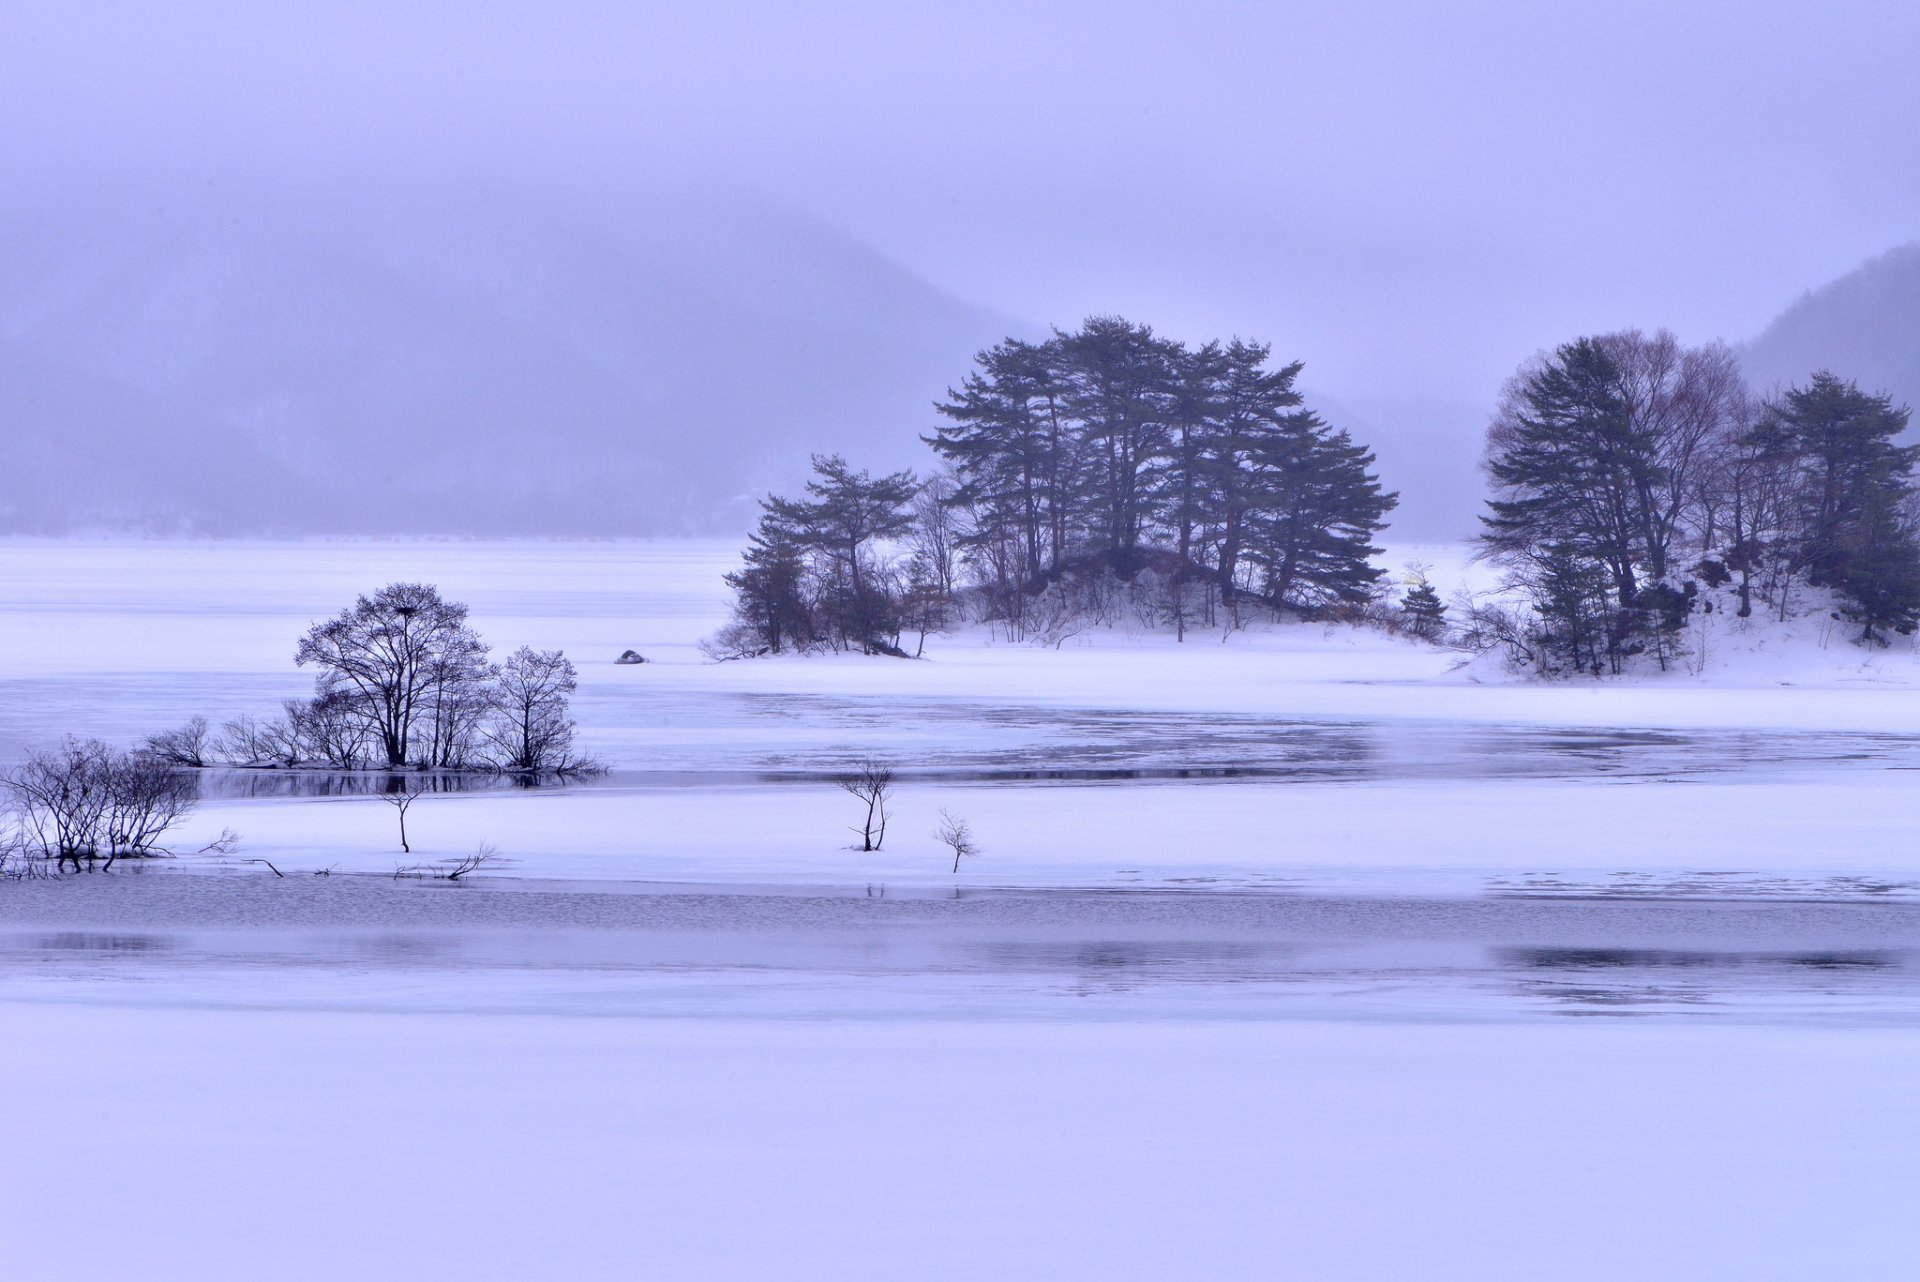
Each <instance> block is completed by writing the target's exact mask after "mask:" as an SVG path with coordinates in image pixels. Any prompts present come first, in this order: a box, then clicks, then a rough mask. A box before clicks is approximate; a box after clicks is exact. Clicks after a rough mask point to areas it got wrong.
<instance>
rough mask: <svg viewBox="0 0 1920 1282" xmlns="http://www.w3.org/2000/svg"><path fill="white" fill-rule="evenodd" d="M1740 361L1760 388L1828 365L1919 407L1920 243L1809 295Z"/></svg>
mask: <svg viewBox="0 0 1920 1282" xmlns="http://www.w3.org/2000/svg"><path fill="white" fill-rule="evenodd" d="M1740 360H1741V363H1742V365H1744V366H1745V368H1746V372H1747V378H1748V380H1749V381H1750V382H1752V383H1753V385H1754V387H1755V388H1756V389H1758V390H1760V391H1767V390H1770V389H1771V388H1773V387H1775V386H1786V385H1791V384H1803V383H1805V382H1806V381H1807V378H1808V376H1809V375H1811V374H1812V373H1813V372H1814V371H1816V370H1821V369H1827V370H1832V371H1833V372H1834V373H1835V374H1837V375H1839V376H1840V377H1841V378H1847V379H1852V380H1853V381H1854V382H1856V383H1858V384H1859V385H1860V387H1861V390H1863V391H1867V392H1873V393H1879V392H1886V393H1888V394H1890V395H1891V396H1892V397H1893V400H1894V403H1895V404H1896V405H1900V404H1905V405H1911V406H1915V407H1916V408H1920V242H1916V243H1915V244H1911V245H1906V246H1903V247H1901V248H1899V249H1895V250H1891V251H1889V252H1888V253H1885V254H1882V255H1880V256H1879V257H1878V258H1874V259H1870V260H1868V261H1867V262H1866V263H1864V264H1862V265H1861V266H1860V267H1858V268H1856V269H1854V270H1853V271H1851V272H1849V273H1847V274H1846V275H1845V276H1842V277H1840V278H1839V279H1838V280H1836V281H1833V282H1832V283H1830V284H1827V285H1823V286H1822V287H1820V288H1819V289H1816V290H1814V291H1813V292H1812V293H1809V294H1807V295H1806V296H1805V297H1803V298H1801V299H1800V300H1799V301H1798V302H1796V303H1794V304H1793V305H1792V306H1791V307H1789V308H1787V310H1786V311H1784V312H1782V313H1781V314H1780V315H1779V317H1778V318H1777V319H1775V320H1774V322H1773V323H1772V324H1771V325H1768V326H1767V328H1766V329H1765V330H1764V331H1763V332H1762V333H1761V334H1760V336H1759V337H1758V338H1756V339H1754V340H1753V341H1752V342H1751V343H1749V344H1747V345H1746V346H1745V347H1744V348H1742V349H1741V351H1740Z"/></svg>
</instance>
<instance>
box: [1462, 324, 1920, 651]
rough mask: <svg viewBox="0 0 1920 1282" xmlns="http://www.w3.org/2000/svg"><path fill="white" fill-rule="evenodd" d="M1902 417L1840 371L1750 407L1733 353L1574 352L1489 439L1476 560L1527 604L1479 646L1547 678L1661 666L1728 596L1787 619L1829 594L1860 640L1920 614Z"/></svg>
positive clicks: (1480, 616)
mask: <svg viewBox="0 0 1920 1282" xmlns="http://www.w3.org/2000/svg"><path fill="white" fill-rule="evenodd" d="M1907 418H1908V412H1907V410H1905V409H1904V408H1896V407H1895V406H1894V405H1893V404H1892V403H1891V401H1890V400H1889V399H1888V398H1887V397H1886V396H1884V395H1870V394H1868V393H1865V392H1863V391H1861V390H1860V389H1859V388H1858V387H1857V386H1855V385H1854V384H1852V383H1849V382H1845V381H1842V380H1841V379H1839V378H1837V377H1835V376H1834V375H1832V374H1830V373H1825V372H1822V373H1819V374H1816V375H1814V376H1813V378H1812V380H1811V381H1810V382H1809V383H1808V384H1807V385H1805V386H1803V387H1795V388H1791V389H1789V390H1787V391H1785V392H1783V393H1781V394H1780V395H1778V396H1776V397H1772V398H1768V399H1756V398H1755V397H1753V396H1752V395H1751V394H1750V393H1749V391H1748V389H1747V387H1746V386H1745V384H1744V382H1743V380H1742V378H1741V375H1740V370H1739V367H1738V364H1737V362H1736V360H1735V358H1734V356H1733V353H1732V352H1731V351H1729V350H1728V349H1727V348H1726V347H1725V346H1724V345H1721V344H1711V345H1707V346H1703V347H1694V348H1689V347H1685V346H1683V345H1682V344H1680V343H1679V342H1678V341H1677V340H1676V339H1675V338H1674V337H1673V335H1671V334H1668V333H1665V332H1664V331H1663V332H1661V333H1657V334H1654V335H1651V336H1649V335H1646V334H1643V333H1641V332H1640V331H1637V330H1634V331H1625V332H1621V333H1613V334H1605V335H1599V336H1595V337H1587V338H1580V339H1577V340H1575V341H1573V342H1571V343H1567V344H1564V345H1562V346H1561V347H1559V348H1558V349H1556V350H1555V351H1553V352H1552V353H1551V354H1548V355H1546V356H1543V357H1540V358H1537V359H1535V360H1534V361H1532V362H1530V363H1529V364H1528V365H1527V366H1524V367H1523V368H1522V369H1521V370H1520V372H1519V373H1518V374H1517V375H1516V376H1515V378H1514V379H1513V381H1512V382H1511V383H1510V384H1509V386H1508V388H1507V391H1506V393H1505V395H1504V397H1503V400H1502V403H1501V406H1500V408H1499V410H1498V412H1497V413H1496V415H1495V417H1494V421H1493V425H1492V427H1491V428H1490V430H1489V433H1488V440H1487V455H1486V469H1487V474H1488V477H1489V479H1490V480H1491V481H1492V484H1493V496H1492V498H1491V499H1490V500H1489V504H1488V507H1489V511H1488V514H1487V515H1485V516H1484V517H1482V521H1483V524H1484V527H1485V528H1484V530H1483V532H1482V534H1481V536H1480V538H1481V544H1482V550H1483V554H1485V555H1487V556H1489V557H1490V558H1491V559H1492V560H1494V561H1495V562H1497V563H1499V564H1500V565H1502V566H1503V567H1505V569H1506V570H1507V572H1508V583H1509V585H1510V586H1511V587H1513V588H1516V589H1518V591H1519V593H1520V594H1521V595H1522V597H1523V598H1524V600H1525V601H1526V602H1527V608H1526V609H1525V610H1524V611H1523V612H1521V613H1515V612H1513V611H1511V610H1507V609H1502V608H1499V607H1492V608H1483V609H1480V610H1476V611H1475V612H1474V617H1473V618H1472V619H1471V620H1470V622H1469V630H1470V632H1477V633H1478V634H1479V639H1480V640H1482V641H1483V642H1484V643H1488V644H1504V645H1505V646H1507V647H1508V648H1509V649H1510V650H1511V651H1512V652H1513V653H1514V654H1515V656H1516V657H1519V658H1522V659H1524V660H1527V661H1530V662H1532V663H1534V664H1535V665H1536V666H1538V667H1539V668H1541V669H1542V670H1544V671H1564V670H1568V669H1571V670H1576V671H1588V672H1593V673H1596V674H1598V673H1601V672H1608V671H1611V672H1619V671H1620V670H1621V668H1622V666H1623V664H1624V662H1625V661H1626V660H1627V659H1628V658H1630V657H1631V656H1633V655H1636V654H1642V653H1651V654H1653V655H1654V656H1655V657H1656V658H1657V659H1658V660H1659V661H1660V663H1661V665H1662V666H1665V664H1666V662H1667V660H1668V658H1669V657H1670V655H1671V654H1672V653H1673V652H1674V651H1675V649H1676V646H1677V643H1678V638H1679V634H1680V632H1681V631H1682V629H1683V627H1684V625H1685V623H1686V620H1687V619H1688V617H1689V616H1690V615H1692V614H1693V613H1694V612H1695V611H1708V610H1711V609H1712V608H1713V603H1712V598H1711V597H1710V596H1706V595H1703V594H1702V592H1701V588H1702V587H1703V586H1704V587H1705V588H1708V589H1720V588H1728V589H1730V590H1731V591H1732V592H1733V594H1734V596H1733V599H1734V600H1735V601H1737V607H1736V612H1737V613H1738V614H1739V615H1740V616H1742V617H1745V616H1748V615H1751V614H1753V613H1754V612H1755V609H1756V605H1758V606H1760V607H1763V608H1765V609H1767V610H1770V611H1772V612H1773V613H1775V614H1776V615H1777V616H1778V617H1779V618H1781V619H1785V618H1786V617H1787V616H1788V615H1789V614H1790V613H1791V611H1792V608H1793V599H1794V594H1795V592H1796V591H1797V590H1800V589H1802V588H1804V587H1813V588H1819V589H1825V590H1827V591H1828V592H1830V593H1831V595H1832V598H1833V601H1834V602H1835V606H1836V613H1837V614H1838V615H1840V616H1842V617H1845V618H1847V619H1850V620H1851V621H1853V622H1854V623H1855V624H1857V625H1859V627H1860V629H1861V632H1860V639H1861V640H1862V641H1864V642H1878V641H1884V639H1885V634H1886V632H1887V631H1889V630H1892V631H1898V632H1902V633H1905V632H1910V631H1912V630H1913V628H1914V627H1915V623H1916V615H1917V614H1920V540H1917V539H1916V523H1915V513H1914V511H1913V505H1912V502H1911V500H1912V498H1913V494H1914V485H1913V481H1912V469H1913V467H1914V464H1915V461H1916V458H1917V457H1920V448H1916V447H1911V446H1901V445H1897V444H1895V443H1894V440H1895V437H1897V436H1898V435H1899V433H1900V432H1901V431H1902V430H1903V429H1904V428H1905V427H1906V424H1907Z"/></svg>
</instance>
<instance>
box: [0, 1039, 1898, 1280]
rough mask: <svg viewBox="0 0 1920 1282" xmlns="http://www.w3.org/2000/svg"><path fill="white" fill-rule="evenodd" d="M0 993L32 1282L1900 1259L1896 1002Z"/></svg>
mask: <svg viewBox="0 0 1920 1282" xmlns="http://www.w3.org/2000/svg"><path fill="white" fill-rule="evenodd" d="M7 1018H8V1027H9V1036H8V1038H7V1040H6V1044H5V1047H4V1050H0V1066H4V1068H5V1070H6V1077H7V1080H8V1081H10V1082H14V1083H33V1084H36V1085H35V1086H34V1088H33V1089H32V1092H31V1093H32V1103H31V1107H16V1108H14V1109H12V1110H9V1117H8V1125H7V1135H8V1161H7V1163H6V1167H5V1170H6V1175H5V1178H4V1188H0V1193H4V1196H0V1233H4V1235H5V1240H6V1241H7V1243H8V1248H7V1253H8V1261H9V1262H8V1271H9V1273H10V1274H12V1275H13V1276H16V1277H23V1278H34V1279H37V1280H39V1282H70V1280H72V1282H77V1280H79V1279H91V1278H100V1277H107V1276H116V1275H131V1276H139V1277H143V1278H154V1279H174V1278H180V1279H185V1278H193V1279H197V1280H199V1282H224V1280H227V1279H233V1280H234V1282H242V1280H246V1282H250V1280H251V1279H255V1278H261V1277H273V1278H276V1279H283V1280H284V1282H304V1280H306V1279H315V1280H320V1279H337V1278H344V1277H361V1276H377V1277H410V1278H427V1279H440V1278H449V1279H451V1278H461V1279H476V1280H478V1279H502V1280H507V1279H522V1278H529V1277H551V1276H566V1277H569V1278H578V1279H599V1278H607V1279H613V1278H635V1277H660V1278H688V1279H693V1278H698V1279H703V1280H713V1282H719V1280H721V1279H747V1278H764V1277H769V1276H776V1277H782V1278H823V1279H824V1278H835V1279H868V1278H871V1279H890V1278H900V1277H912V1278H921V1279H928V1280H929V1282H932V1280H935V1279H971V1278H981V1277H1006V1276H1019V1277H1056V1278H1066V1277H1100V1278H1113V1279H1134V1278H1138V1279H1153V1280H1155V1282H1158V1280H1159V1279H1165V1278H1172V1277H1216V1278H1251V1277H1270V1278H1314V1279H1320V1280H1325V1282H1336V1280H1338V1279H1355V1280H1356V1282H1360V1280H1365V1282H1374V1280H1376V1279H1381V1278H1474V1279H1514V1280H1516V1282H1518V1280H1519V1279H1534V1278H1542V1277H1552V1278H1556V1279H1564V1280H1565V1282H1581V1280H1582V1279H1604V1280H1606V1282H1615V1280H1617V1279H1620V1278H1645V1279H1683V1278H1701V1277H1727V1278H1741V1279H1748V1280H1752V1282H1763V1280H1765V1279H1781V1280H1782V1282H1785V1280H1787V1279H1793V1280H1795V1282H1798V1280H1799V1279H1805V1278H1811V1277H1846V1278H1857V1279H1887V1280H1889V1282H1890V1280H1892V1279H1897V1278H1903V1277H1910V1276H1912V1275H1913V1273H1914V1271H1915V1269H1916V1268H1920V1246H1916V1244H1915V1241H1914V1238H1913V1235H1912V1234H1911V1233H1910V1232H1909V1231H1907V1222H1908V1220H1909V1219H1910V1212H1911V1207H1912V1201H1913V1195H1914V1192H1915V1190H1916V1186H1917V1183H1920V1110H1916V1107H1915V1104H1914V1101H1913V1093H1912V1092H1911V1091H1906V1090H1901V1089H1900V1088H1899V1083H1900V1082H1902V1081H1903V1080H1911V1078H1912V1074H1913V1071H1914V1070H1915V1069H1916V1068H1917V1067H1920V1035H1916V1034H1915V1033H1913V1032H1912V1031H1910V1030H1903V1031H1892V1032H1852V1033H1846V1034H1833V1035H1826V1036H1821V1037H1818V1038H1807V1037H1805V1036H1803V1035H1799V1034H1795V1033H1785V1032H1782V1031H1780V1030H1776V1029H1735V1030H1727V1029H1705V1028H1651V1027H1644V1026H1634V1027H1624V1028H1623V1027H1618V1026H1603V1027H1602V1026H1591V1025H1587V1026H1577V1027H1553V1028H1537V1027H1508V1026H1500V1025H1479V1026H1465V1027H1460V1026H1437V1027H1407V1026H1377V1025H1364V1024H1344V1023H1306V1024H1303V1023H1288V1024H1273V1023H1205V1022H1201V1023H1186V1024H1124V1023H1123V1024H1089V1023H1081V1022H1072V1021H1069V1022H1065V1023H1061V1022H1023V1023H998V1022H990V1021H989V1022H941V1021H933V1022H912V1021H909V1022H896V1023H889V1024H874V1023H868V1022H857V1021H856V1022H842V1021H827V1022H818V1021H809V1022H799V1023H788V1022H781V1023H769V1022H752V1023H731V1022H724V1021H715V1020H711V1019H695V1020H671V1019H666V1020H592V1019H568V1018H560V1017H542V1016H538V1015H488V1016H471V1015H460V1014H431V1015H422V1016H413V1017H406V1018H400V1017H396V1016H392V1015H365V1014H355V1013H330V1014H316V1013H313V1012H311V1011H264V1012H247V1013H244V1014H243V1013H231V1012H217V1011H213V1012H209V1011H176V1010H154V1009H113V1010H110V1011H101V1010H96V1009H94V1008H91V1007H87V1006H74V1005H48V1006H18V1005H15V1006H11V1007H9V1008H8V1009H7ZM18 1102H23V1101H18V1100H17V1103H18Z"/></svg>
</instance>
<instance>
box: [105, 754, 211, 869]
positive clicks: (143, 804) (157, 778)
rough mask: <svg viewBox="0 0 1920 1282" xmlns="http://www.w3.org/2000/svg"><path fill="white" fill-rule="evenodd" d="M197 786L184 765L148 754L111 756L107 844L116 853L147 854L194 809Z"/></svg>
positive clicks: (109, 764) (156, 849) (108, 759)
mask: <svg viewBox="0 0 1920 1282" xmlns="http://www.w3.org/2000/svg"><path fill="white" fill-rule="evenodd" d="M198 791H199V790H198V788H197V786H196V785H195V783H194V781H193V779H192V778H191V777H190V776H188V775H186V774H184V773H182V771H181V768H180V767H178V766H175V765H170V764H168V763H167V762H164V761H161V760H159V759H158V758H156V757H149V756H147V755H145V754H144V753H118V754H113V755H111V756H109V757H108V758H107V811H106V838H107V848H108V850H109V851H111V852H112V853H113V854H126V855H136V856H137V855H147V854H152V853H154V852H156V851H158V850H160V849H161V846H160V838H161V837H163V836H164V835H165V834H166V832H167V830H168V829H170V828H172V827H173V826H174V825H176V824H178V823H179V822H180V821H181V820H182V819H185V818H186V817H187V816H188V815H189V814H191V813H192V812H193V806H194V802H195V801H196V800H197V799H198Z"/></svg>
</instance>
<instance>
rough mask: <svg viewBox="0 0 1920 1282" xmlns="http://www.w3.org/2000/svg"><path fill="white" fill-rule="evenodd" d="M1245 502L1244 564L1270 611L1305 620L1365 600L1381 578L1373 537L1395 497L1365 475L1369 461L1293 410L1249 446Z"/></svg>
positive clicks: (1307, 414)
mask: <svg viewBox="0 0 1920 1282" xmlns="http://www.w3.org/2000/svg"><path fill="white" fill-rule="evenodd" d="M1249 455H1250V462H1251V464H1252V467H1251V471H1250V477H1249V484H1248V502H1247V524H1248V533H1247V557H1248V559H1249V560H1251V561H1253V562H1254V563H1255V564H1256V565H1258V566H1259V567H1260V569H1261V571H1262V584H1263V591H1264V595H1265V596H1266V598H1267V599H1268V600H1269V601H1271V602H1272V603H1273V604H1275V605H1284V606H1288V607H1291V608H1293V609H1297V610H1303V611H1307V612H1312V611H1316V610H1319V609H1322V608H1325V607H1328V606H1334V605H1356V604H1359V603H1361V602H1363V601H1365V600H1367V599H1368V598H1369V597H1370V596H1371V595H1372V594H1373V589H1374V586H1375V584H1377V583H1378V582H1379V580H1380V577H1381V575H1382V573H1384V572H1383V571H1382V570H1380V569H1379V568H1377V567H1376V566H1373V565H1371V564H1369V561H1370V559H1371V558H1372V557H1375V556H1377V555H1379V553H1380V549H1379V548H1377V547H1374V546H1372V539H1373V536H1374V535H1376V534H1378V533H1379V532H1380V531H1381V530H1382V529H1383V528H1385V523H1384V521H1383V519H1382V518H1384V517H1385V516H1386V514H1387V513H1388V512H1390V511H1392V510H1393V507H1394V504H1395V503H1397V502H1398V501H1399V496H1398V495H1395V494H1391V493H1388V492H1386V491H1384V490H1382V489H1381V488H1380V479H1379V477H1377V476H1375V475H1373V474H1372V473H1371V472H1369V471H1368V470H1367V469H1368V468H1370V467H1371V466H1372V465H1373V461H1374V457H1373V454H1372V453H1371V452H1370V451H1368V450H1367V449H1366V447H1364V446H1360V445H1355V444H1354V443H1353V440H1352V438H1351V437H1349V436H1348V435H1347V433H1345V432H1344V431H1334V430H1332V429H1331V428H1329V427H1328V426H1327V425H1326V424H1325V423H1323V422H1322V421H1321V420H1320V418H1319V417H1318V416H1317V415H1315V414H1313V413H1312V412H1311V411H1307V410H1298V411H1295V412H1293V413H1291V414H1289V415H1287V416H1286V417H1285V418H1284V419H1283V420H1281V421H1280V422H1279V423H1277V424H1275V425H1274V426H1273V427H1272V428H1271V429H1269V430H1266V431H1263V432H1262V433H1261V434H1260V435H1259V436H1258V437H1256V438H1255V440H1254V442H1253V444H1252V448H1251V449H1250V450H1249Z"/></svg>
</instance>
